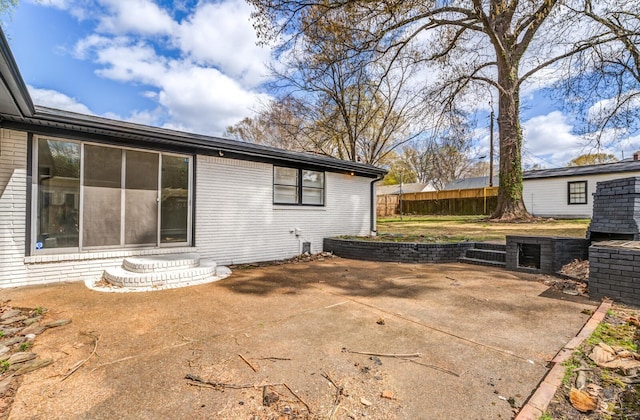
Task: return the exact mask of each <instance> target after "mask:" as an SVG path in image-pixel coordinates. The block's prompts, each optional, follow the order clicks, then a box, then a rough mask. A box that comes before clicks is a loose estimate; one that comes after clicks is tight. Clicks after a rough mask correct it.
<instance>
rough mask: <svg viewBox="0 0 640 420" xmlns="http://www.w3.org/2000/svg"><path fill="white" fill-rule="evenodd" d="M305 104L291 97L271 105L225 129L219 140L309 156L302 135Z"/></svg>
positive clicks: (307, 142)
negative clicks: (260, 145)
mask: <svg viewBox="0 0 640 420" xmlns="http://www.w3.org/2000/svg"><path fill="white" fill-rule="evenodd" d="M304 115H306V110H305V104H303V103H301V102H300V101H297V100H295V99H294V98H291V97H286V98H282V99H280V100H276V101H272V102H270V103H268V104H266V105H265V106H264V108H263V109H262V110H260V111H259V112H258V113H257V114H256V115H255V116H253V117H246V118H244V119H242V120H241V121H239V122H237V123H236V124H234V125H232V126H229V127H227V128H226V130H225V132H224V133H223V136H225V137H230V138H234V139H238V140H242V141H246V142H251V143H257V144H264V145H266V146H273V147H279V148H281V149H288V150H298V151H303V152H313V151H314V150H313V145H312V144H311V143H310V142H309V141H308V139H307V138H306V137H305V135H304V133H303V131H304V127H305V124H306V121H305V119H304Z"/></svg>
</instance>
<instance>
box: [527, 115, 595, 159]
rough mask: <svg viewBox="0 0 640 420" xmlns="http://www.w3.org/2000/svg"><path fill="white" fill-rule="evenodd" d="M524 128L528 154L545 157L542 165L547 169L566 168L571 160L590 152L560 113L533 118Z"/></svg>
mask: <svg viewBox="0 0 640 420" xmlns="http://www.w3.org/2000/svg"><path fill="white" fill-rule="evenodd" d="M522 127H523V133H524V148H525V149H526V152H527V153H526V154H527V155H530V154H533V155H536V156H541V157H543V162H541V163H542V164H543V165H544V166H545V167H551V166H564V165H565V164H566V163H567V162H568V161H570V160H571V159H573V158H575V157H577V156H579V155H581V154H583V153H587V152H588V150H587V151H585V143H584V140H583V138H582V137H580V136H577V135H575V134H573V133H572V129H573V126H572V125H571V124H569V123H568V122H567V117H566V116H565V115H564V114H563V113H561V112H560V111H553V112H551V113H549V114H547V115H540V116H537V117H533V118H531V119H530V120H528V121H525V122H524V123H523V124H522ZM534 163H540V162H534Z"/></svg>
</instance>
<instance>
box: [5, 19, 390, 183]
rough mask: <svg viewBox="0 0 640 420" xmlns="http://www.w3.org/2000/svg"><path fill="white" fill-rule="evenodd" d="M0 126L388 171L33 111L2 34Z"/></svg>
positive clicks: (361, 171) (367, 172)
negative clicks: (0, 124) (0, 123)
mask: <svg viewBox="0 0 640 420" xmlns="http://www.w3.org/2000/svg"><path fill="white" fill-rule="evenodd" d="M0 121H1V122H2V126H3V127H6V128H15V129H23V130H28V131H33V132H35V133H40V134H50V135H55V134H56V133H58V135H60V133H62V134H64V135H70V136H77V135H78V133H82V134H83V135H87V136H89V137H90V138H92V139H95V140H96V141H103V142H130V143H136V144H139V145H141V146H143V147H148V148H152V147H158V148H162V147H165V148H175V149H180V150H185V151H186V150H188V151H190V152H192V153H202V154H217V155H219V156H222V155H224V156H225V157H230V158H234V159H245V160H257V161H267V162H272V163H276V164H286V165H298V166H302V165H305V166H309V167H313V168H321V169H326V170H328V171H336V172H347V173H354V174H357V175H362V176H366V177H371V178H375V177H379V176H382V175H384V174H385V173H386V172H387V171H386V170H384V169H382V168H378V167H376V166H373V165H367V164H363V163H358V162H351V161H344V160H340V159H335V158H332V157H327V156H323V155H315V154H311V153H301V152H293V151H290V150H283V149H277V148H275V147H268V146H263V145H259V144H254V143H245V142H242V141H238V140H230V139H224V138H220V137H213V136H206V135H202V134H193V133H186V132H182V131H177V130H169V129H165V128H158V127H151V126H146V125H142V124H135V123H130V122H125V121H118V120H112V119H108V118H103V117H97V116H93V115H84V114H77V113H75V112H70V111H63V110H59V109H53V108H47V107H42V106H35V107H34V105H33V103H32V101H31V97H30V96H29V92H28V90H27V88H26V85H25V83H24V80H23V79H22V76H21V75H20V72H19V70H18V66H17V64H16V63H15V60H14V58H13V55H12V53H11V49H10V47H9V44H8V42H7V39H6V38H5V36H4V33H2V30H1V29H0Z"/></svg>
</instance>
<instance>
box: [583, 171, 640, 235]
mask: <svg viewBox="0 0 640 420" xmlns="http://www.w3.org/2000/svg"><path fill="white" fill-rule="evenodd" d="M636 217H637V218H638V219H640V177H637V176H636V177H629V178H620V179H614V180H612V181H605V182H598V185H597V187H596V192H595V194H594V196H593V218H592V219H591V224H590V225H589V229H588V230H587V237H588V238H594V239H595V238H596V236H595V235H593V234H592V233H608V234H623V235H628V236H629V237H628V239H633V240H640V234H639V232H640V227H639V226H638V224H639V223H638V220H637V219H636ZM612 239H616V238H615V237H613V238H612ZM618 239H625V238H623V237H620V238H618Z"/></svg>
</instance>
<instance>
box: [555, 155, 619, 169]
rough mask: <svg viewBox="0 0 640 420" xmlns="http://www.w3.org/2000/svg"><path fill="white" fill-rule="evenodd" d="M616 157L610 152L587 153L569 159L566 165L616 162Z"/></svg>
mask: <svg viewBox="0 0 640 420" xmlns="http://www.w3.org/2000/svg"><path fill="white" fill-rule="evenodd" d="M617 161H618V158H616V157H615V156H614V155H612V154H610V153H587V154H584V155H580V156H578V157H576V158H574V159H571V160H570V161H569V162H568V163H567V166H584V165H598V164H602V163H613V162H617Z"/></svg>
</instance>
